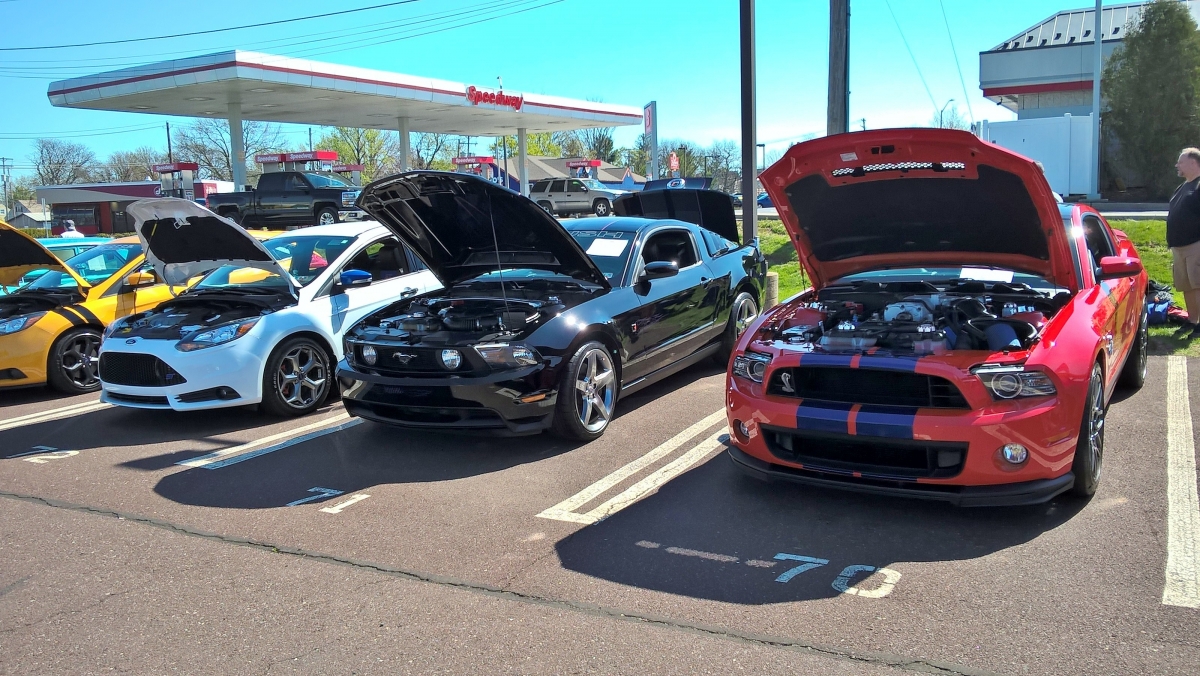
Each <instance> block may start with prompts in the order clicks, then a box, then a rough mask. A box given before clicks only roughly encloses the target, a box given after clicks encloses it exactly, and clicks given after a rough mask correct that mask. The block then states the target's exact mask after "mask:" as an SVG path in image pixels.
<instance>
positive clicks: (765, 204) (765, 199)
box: [757, 192, 775, 209]
mask: <svg viewBox="0 0 1200 676" xmlns="http://www.w3.org/2000/svg"><path fill="white" fill-rule="evenodd" d="M757 201H758V208H759V209H773V208H774V207H775V205H774V203H772V202H771V196H770V195H768V194H767V193H765V192H764V193H762V194H760V195H759V196H758V200H757Z"/></svg>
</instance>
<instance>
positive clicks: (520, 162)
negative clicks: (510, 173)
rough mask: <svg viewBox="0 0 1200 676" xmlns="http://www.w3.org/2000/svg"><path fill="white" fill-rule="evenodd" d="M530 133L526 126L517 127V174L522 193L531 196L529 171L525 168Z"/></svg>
mask: <svg viewBox="0 0 1200 676" xmlns="http://www.w3.org/2000/svg"><path fill="white" fill-rule="evenodd" d="M528 146H529V134H528V132H526V130H525V128H524V127H521V128H519V129H517V174H518V176H520V180H521V194H522V195H525V196H527V197H528V196H529V171H527V170H526V168H525V156H526V155H528V154H529V153H528V150H529V147H528ZM506 170H507V168H506Z"/></svg>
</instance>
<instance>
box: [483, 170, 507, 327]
mask: <svg viewBox="0 0 1200 676" xmlns="http://www.w3.org/2000/svg"><path fill="white" fill-rule="evenodd" d="M487 196H488V222H489V223H491V225H492V246H494V247H495V248H496V272H498V273H499V274H500V296H501V297H502V298H503V299H504V313H503V314H501V315H500V330H502V331H503V330H506V329H507V328H508V327H507V326H505V325H504V315H505V314H508V312H509V307H508V291H506V290H505V289H504V265H503V264H501V262H500V240H499V239H498V238H497V237H496V211H495V209H493V208H492V191H491V190H490V189H489V190H488V193H487Z"/></svg>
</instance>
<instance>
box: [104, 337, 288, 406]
mask: <svg viewBox="0 0 1200 676" xmlns="http://www.w3.org/2000/svg"><path fill="white" fill-rule="evenodd" d="M243 341H245V342H243ZM176 342H177V341H174V340H145V339H138V340H136V342H134V343H133V344H127V343H126V341H124V340H120V339H117V340H106V341H104V343H103V345H101V349H100V358H101V360H102V362H101V363H102V366H103V359H104V355H105V354H111V353H124V354H138V355H150V356H153V357H156V358H158V359H160V360H161V361H162V362H164V363H166V364H167V365H168V366H170V367H171V368H172V369H174V371H175V372H176V373H178V374H179V375H180V376H182V378H183V380H184V381H185V382H182V383H180V384H172V385H162V386H149V387H148V386H137V385H122V384H117V383H110V382H106V381H105V380H104V372H103V369H102V370H101V381H100V383H101V387H102V390H101V395H100V400H101V401H104V402H107V403H110V404H115V405H117V406H127V407H130V408H148V409H163V410H175V411H196V410H204V409H211V408H225V407H228V406H245V405H247V404H257V403H258V402H260V401H262V372H263V359H264V358H265V356H266V355H267V354H269V353H270V346H269V345H264V346H258V345H257V342H258V341H257V340H254V339H253V338H252V337H251V336H245V337H243V338H239V339H238V340H235V341H232V342H230V343H227V344H225V345H218V346H216V347H210V348H207V349H203V350H197V351H195V352H180V351H179V350H176V349H175V343H176ZM260 353H261V356H260ZM221 388H226V390H227V391H221V392H220V393H218V390H221ZM228 391H232V393H233V395H232V396H231V395H230V394H229V392H228ZM197 399H199V400H197Z"/></svg>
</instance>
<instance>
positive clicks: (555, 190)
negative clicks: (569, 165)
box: [547, 180, 567, 212]
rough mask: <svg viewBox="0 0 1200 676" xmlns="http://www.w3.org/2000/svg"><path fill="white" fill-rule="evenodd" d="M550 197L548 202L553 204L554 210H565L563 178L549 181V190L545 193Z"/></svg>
mask: <svg viewBox="0 0 1200 676" xmlns="http://www.w3.org/2000/svg"><path fill="white" fill-rule="evenodd" d="M547 197H549V198H550V203H551V204H552V205H554V211H556V212H560V211H566V210H567V182H566V181H564V180H555V181H551V182H550V192H549V193H548V194H547Z"/></svg>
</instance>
